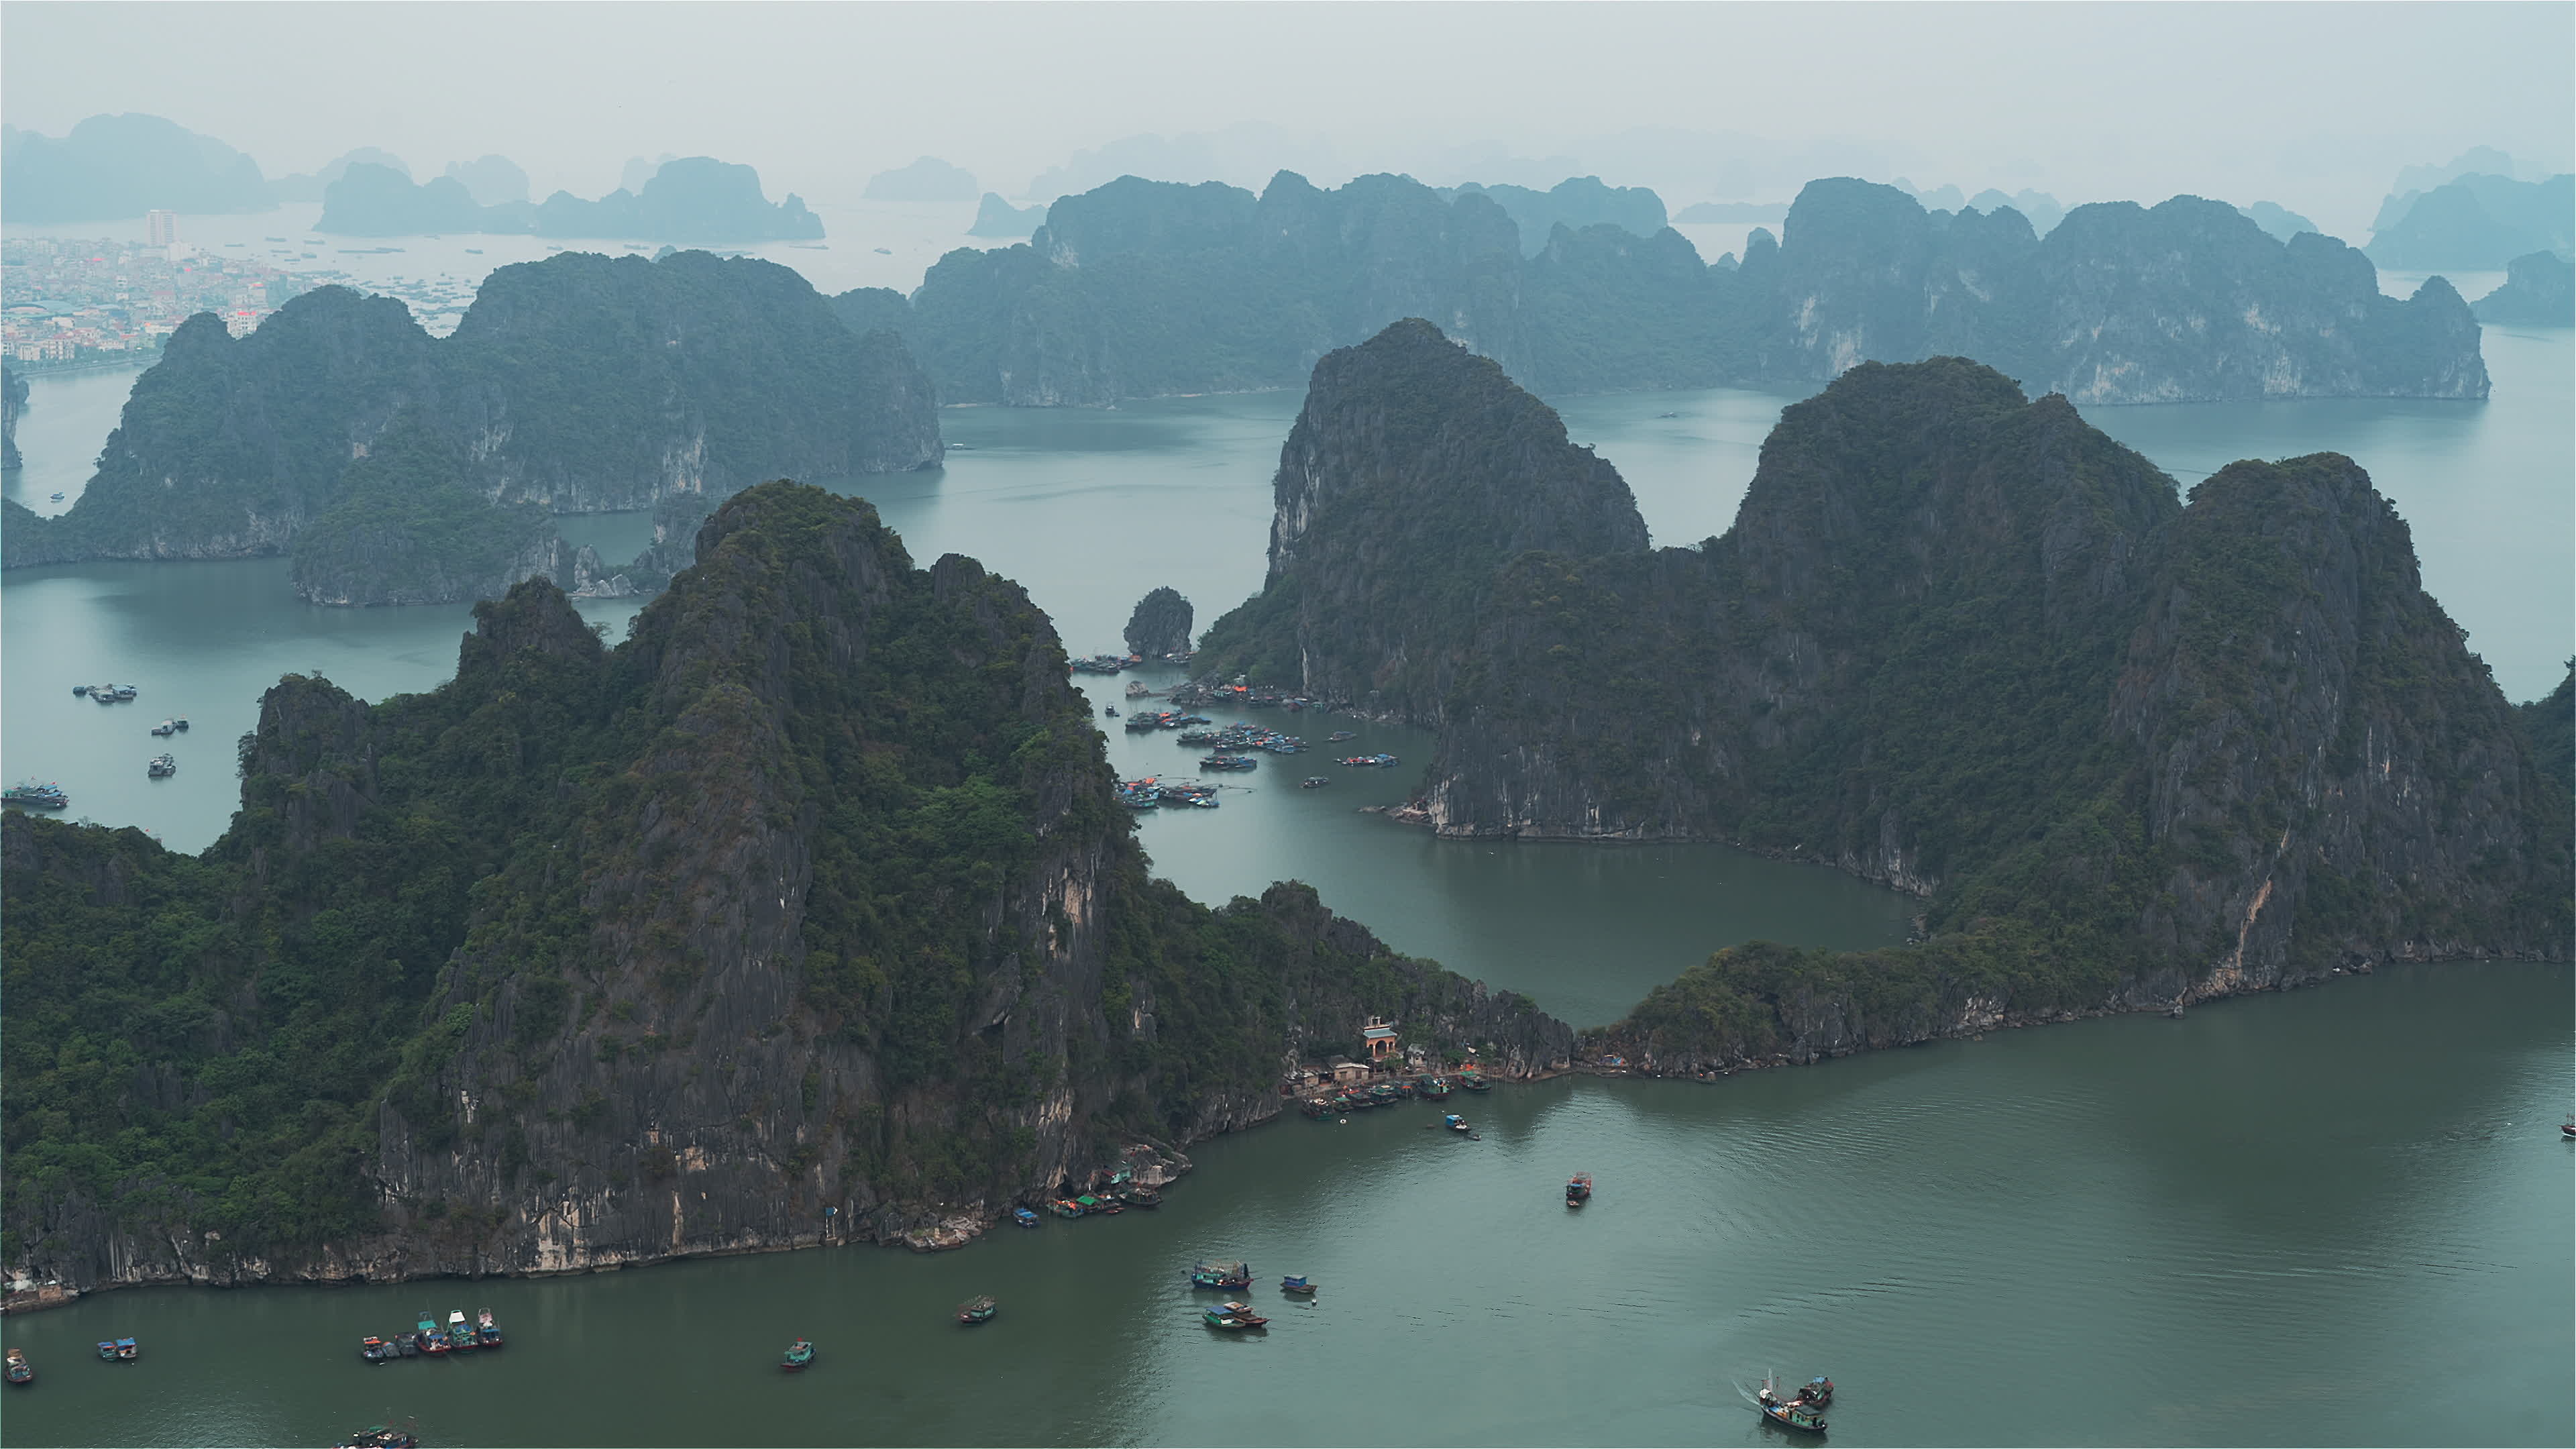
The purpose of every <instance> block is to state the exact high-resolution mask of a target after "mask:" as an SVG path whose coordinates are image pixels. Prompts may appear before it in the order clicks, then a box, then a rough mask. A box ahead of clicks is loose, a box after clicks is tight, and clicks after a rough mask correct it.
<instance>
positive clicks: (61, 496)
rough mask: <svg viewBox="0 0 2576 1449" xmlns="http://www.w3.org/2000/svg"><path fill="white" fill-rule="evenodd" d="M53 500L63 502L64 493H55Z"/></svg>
mask: <svg viewBox="0 0 2576 1449" xmlns="http://www.w3.org/2000/svg"><path fill="white" fill-rule="evenodd" d="M53 501H54V502H56V503H60V502H62V501H63V495H61V494H59V493H57V494H55V495H54V499H53Z"/></svg>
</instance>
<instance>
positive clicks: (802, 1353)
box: [778, 1338, 814, 1374]
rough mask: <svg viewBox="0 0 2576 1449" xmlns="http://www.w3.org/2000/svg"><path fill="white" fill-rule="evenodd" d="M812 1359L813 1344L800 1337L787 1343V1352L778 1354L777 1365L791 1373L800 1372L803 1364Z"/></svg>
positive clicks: (810, 1361)
mask: <svg viewBox="0 0 2576 1449" xmlns="http://www.w3.org/2000/svg"><path fill="white" fill-rule="evenodd" d="M813 1361H814V1345H812V1344H810V1343H807V1342H806V1341H805V1340H803V1339H801V1338H800V1339H798V1340H796V1341H795V1342H794V1343H791V1344H789V1345H787V1352H785V1353H783V1354H781V1355H779V1358H778V1366H779V1367H780V1368H782V1369H785V1370H786V1371H787V1372H789V1373H791V1374H792V1373H802V1372H804V1370H805V1366H806V1365H807V1364H809V1363H812V1362H813Z"/></svg>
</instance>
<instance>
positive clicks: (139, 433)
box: [5, 252, 943, 582]
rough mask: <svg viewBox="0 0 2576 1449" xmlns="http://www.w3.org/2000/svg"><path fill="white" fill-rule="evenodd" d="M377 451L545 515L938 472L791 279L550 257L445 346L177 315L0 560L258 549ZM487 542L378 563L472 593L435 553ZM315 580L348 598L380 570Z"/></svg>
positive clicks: (909, 375)
mask: <svg viewBox="0 0 2576 1449" xmlns="http://www.w3.org/2000/svg"><path fill="white" fill-rule="evenodd" d="M398 436H416V437H417V439H419V440H422V447H425V448H427V449H428V450H430V451H432V452H434V453H436V455H437V456H438V457H439V458H441V459H442V460H444V461H442V462H441V463H440V465H439V466H438V467H437V468H435V469H432V470H429V471H428V472H423V471H422V470H420V469H418V468H411V469H407V470H405V478H406V481H407V482H411V483H417V484H419V485H420V486H424V487H426V486H430V485H431V484H432V483H436V484H437V486H439V487H441V488H442V489H444V490H445V494H444V495H443V496H446V497H449V498H451V499H452V498H455V497H461V496H464V495H472V496H478V497H481V498H484V499H487V500H491V501H493V502H495V503H497V504H499V505H501V506H503V507H504V508H507V507H509V506H511V505H518V504H533V505H537V506H538V507H540V508H542V509H545V510H547V511H551V512H558V513H561V512H587V511H593V510H598V509H606V508H633V507H644V506H649V505H650V504H652V503H653V502H654V501H655V500H656V499H658V498H662V497H664V496H666V495H669V494H674V493H694V494H704V495H709V496H714V497H721V496H723V495H725V494H728V493H731V492H733V491H735V490H737V489H740V488H742V487H746V486H748V485H749V484H751V483H754V482H757V481H760V480H762V479H765V478H774V477H779V476H782V475H787V474H803V475H808V476H816V477H836V476H844V475H848V474H853V473H869V472H886V471H893V470H898V469H905V468H912V467H917V466H921V465H923V464H926V463H931V462H936V461H937V460H938V459H939V457H940V456H941V453H942V451H943V449H942V445H941V443H940V439H939V429H938V418H937V409H936V398H935V397H934V396H933V394H932V392H931V389H930V385H929V382H928V380H927V378H925V377H924V376H923V375H922V373H921V371H920V369H919V368H918V367H916V366H915V365H914V364H913V362H912V359H911V357H910V355H909V354H908V353H907V352H906V351H905V350H904V347H903V344H902V342H901V341H900V340H899V339H897V338H895V337H893V336H891V335H888V334H883V333H878V334H871V335H867V336H858V335H854V334H852V333H851V332H850V331H849V330H848V329H847V328H845V327H843V326H841V325H840V324H839V323H838V321H837V320H836V319H835V318H834V316H833V314H832V312H831V310H830V308H829V307H828V306H827V305H826V304H825V303H824V302H823V300H822V298H821V297H820V296H819V295H817V294H816V293H815V292H814V290H813V288H812V287H811V286H809V285H808V284H807V283H806V282H805V281H804V279H803V278H801V277H799V276H798V275H797V274H796V273H794V272H793V271H790V270H789V269H787V268H785V267H780V266H776V265H773V264H771V263H767V262H759V261H750V260H744V259H733V260H725V259H719V258H717V257H714V256H711V255H709V254H707V253H704V252H681V253H675V254H673V255H672V256H670V257H667V258H665V259H664V260H662V261H660V262H648V261H645V260H644V259H642V258H640V257H623V258H616V259H611V258H607V257H603V256H597V255H592V254H587V253H566V254H563V255H560V256H555V257H550V258H548V259H547V260H545V261H542V262H532V263H525V264H521V265H517V266H509V267H502V268H500V269H498V270H496V271H494V272H493V273H492V274H491V276H490V277H488V278H486V279H485V281H484V284H483V287H482V290H481V292H480V293H479V294H478V295H477V297H476V298H475V302H474V305H473V306H472V307H471V308H470V309H468V311H467V312H466V315H465V317H464V319H463V321H462V322H461V323H460V324H459V325H458V327H457V329H456V332H455V333H454V334H453V335H452V336H449V337H446V338H443V339H441V338H432V337H430V336H429V335H428V334H427V333H426V332H424V331H422V330H421V328H420V327H419V325H418V324H417V323H415V322H414V321H413V320H412V318H411V316H410V314H409V312H408V311H407V310H406V309H405V308H404V307H403V305H402V304H401V303H400V302H397V301H395V300H393V299H391V298H387V297H370V296H365V295H362V294H359V293H357V292H353V291H350V290H348V289H346V288H340V287H325V288H322V289H320V290H317V291H314V292H309V293H306V294H305V295H303V296H300V297H297V298H295V299H294V300H293V301H290V302H289V303H287V304H286V306H284V307H282V308H280V309H279V310H278V311H277V313H276V314H275V315H274V316H272V317H270V318H269V319H267V320H266V321H265V322H264V323H262V324H261V326H260V327H259V329H258V330H257V331H255V332H253V333H251V334H250V335H249V336H247V337H242V338H234V337H231V336H230V335H228V334H227V333H226V332H225V330H224V328H223V326H222V325H221V324H220V322H218V321H217V319H215V318H213V317H211V316H206V317H197V318H192V319H191V320H190V321H189V322H188V323H187V324H186V325H185V326H183V327H181V328H180V329H179V331H178V332H177V333H175V334H173V335H172V337H171V339H170V343H169V346H168V348H167V350H166V351H165V352H164V354H163V357H162V360H161V361H160V363H158V364H157V365H155V366H154V367H153V368H152V369H150V370H149V371H147V372H145V373H144V374H143V375H142V376H141V377H140V378H139V379H137V381H136V383H135V386H134V392H133V394H132V396H131V397H130V398H129V399H128V401H127V403H126V407H125V413H124V416H123V418H122V420H121V421H120V423H119V426H118V428H117V430H116V432H115V433H114V434H112V435H111V436H110V438H109V440H108V444H107V447H106V449H105V451H104V452H103V453H102V455H101V458H100V464H99V471H98V474H97V476H96V477H95V478H94V479H93V480H92V482H91V483H90V485H89V487H88V489H87V490H86V491H84V492H83V494H82V495H81V498H80V501H79V502H78V503H76V504H75V505H73V507H72V509H71V510H70V512H68V513H67V514H65V515H64V516H62V517H61V518H59V519H52V520H46V519H37V518H34V517H33V516H32V515H29V516H27V517H20V516H18V515H15V514H13V515H11V517H10V519H9V525H10V526H9V528H8V530H7V533H6V536H5V544H6V550H7V559H8V561H9V562H10V563H12V564H20V563H47V562H64V561H72V560H79V559H88V558H103V557H104V558H219V557H239V556H243V555H249V554H261V553H276V552H282V551H284V550H286V549H287V548H288V547H289V546H290V545H291V544H292V543H293V541H294V540H295V537H296V535H297V534H298V533H299V532H300V531H302V530H303V529H304V527H305V526H306V525H307V524H309V523H312V522H314V521H315V520H316V519H319V518H322V517H323V516H325V515H327V514H329V513H331V511H332V510H333V509H334V508H336V507H339V506H340V505H342V504H344V503H347V502H348V501H349V499H350V497H351V495H352V493H353V491H354V490H356V489H358V488H359V487H360V486H361V485H362V483H363V482H364V472H363V470H360V471H353V470H352V469H351V467H350V464H351V462H352V460H354V459H363V458H364V457H365V456H366V455H367V453H368V452H369V451H370V450H371V449H372V448H374V447H376V446H378V445H380V444H382V443H384V442H385V440H387V439H388V438H393V437H398ZM414 451H419V449H415V450H414ZM433 473H434V474H436V475H437V477H436V478H432V477H431V474H433ZM423 506H427V505H423ZM441 506H444V505H441ZM499 527H500V525H499V524H497V523H494V524H490V525H489V527H483V526H477V527H475V528H469V529H463V530H444V529H430V530H427V531H425V532H422V533H419V534H417V535H412V536H410V539H411V541H410V543H409V544H408V545H407V547H409V549H410V550H411V555H412V556H409V557H406V558H404V559H402V560H401V561H399V562H397V563H395V565H394V567H396V568H397V569H399V570H403V571H408V572H411V573H415V574H418V575H422V576H427V575H439V576H444V577H450V578H457V579H463V578H469V577H474V576H477V575H478V559H477V558H472V557H467V556H466V555H464V554H450V553H448V552H445V551H442V550H441V549H439V548H438V547H437V544H438V541H439V540H440V539H441V538H447V537H455V536H461V534H464V533H470V534H473V535H474V536H476V537H478V538H480V537H482V536H483V535H485V534H486V533H489V532H491V531H493V530H496V529H499ZM333 536H335V537H347V536H349V534H348V531H347V530H346V529H342V530H338V531H336V532H335V533H334V535H333ZM307 552H308V553H309V552H310V550H309V549H308V551H307ZM327 562H328V563H330V564H331V565H333V566H334V568H335V570H336V571H337V572H339V573H341V574H343V575H346V576H350V577H361V576H363V575H364V574H367V573H372V572H374V570H375V568H376V567H377V566H378V565H379V564H381V563H383V562H384V560H383V559H381V558H375V557H372V556H371V557H370V558H368V559H367V560H366V562H365V564H364V566H363V568H362V566H361V563H360V561H359V559H358V558H356V557H355V556H351V555H340V556H336V557H335V558H334V559H332V560H328V561H327ZM504 582H507V580H506V579H505V580H504Z"/></svg>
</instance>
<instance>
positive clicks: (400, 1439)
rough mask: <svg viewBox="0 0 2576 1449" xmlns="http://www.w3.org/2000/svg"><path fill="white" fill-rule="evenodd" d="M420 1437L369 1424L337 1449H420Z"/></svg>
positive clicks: (380, 1425)
mask: <svg viewBox="0 0 2576 1449" xmlns="http://www.w3.org/2000/svg"><path fill="white" fill-rule="evenodd" d="M419 1444H420V1436H419V1435H417V1434H414V1433H412V1432H411V1431H410V1430H408V1429H396V1428H392V1427H390V1426H388V1425H384V1424H369V1425H368V1426H367V1427H365V1428H363V1429H360V1430H359V1431H358V1432H356V1433H355V1434H352V1435H350V1436H349V1437H348V1438H347V1439H346V1440H343V1441H342V1442H341V1443H340V1444H339V1445H338V1446H336V1449H418V1446H419Z"/></svg>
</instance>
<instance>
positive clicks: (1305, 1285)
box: [1279, 1273, 1315, 1293]
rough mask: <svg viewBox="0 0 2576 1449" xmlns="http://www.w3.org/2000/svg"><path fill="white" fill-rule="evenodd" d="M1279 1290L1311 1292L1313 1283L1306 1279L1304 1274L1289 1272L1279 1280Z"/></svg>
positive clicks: (1283, 1291)
mask: <svg viewBox="0 0 2576 1449" xmlns="http://www.w3.org/2000/svg"><path fill="white" fill-rule="evenodd" d="M1279 1291H1280V1292H1282V1293H1312V1292H1314V1291H1315V1285H1314V1284H1313V1283H1311V1282H1308V1281H1307V1278H1306V1275H1305V1274H1303V1273H1291V1274H1289V1275H1288V1276H1287V1277H1285V1278H1282V1279H1280V1280H1279Z"/></svg>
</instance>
